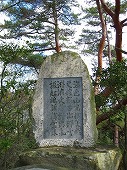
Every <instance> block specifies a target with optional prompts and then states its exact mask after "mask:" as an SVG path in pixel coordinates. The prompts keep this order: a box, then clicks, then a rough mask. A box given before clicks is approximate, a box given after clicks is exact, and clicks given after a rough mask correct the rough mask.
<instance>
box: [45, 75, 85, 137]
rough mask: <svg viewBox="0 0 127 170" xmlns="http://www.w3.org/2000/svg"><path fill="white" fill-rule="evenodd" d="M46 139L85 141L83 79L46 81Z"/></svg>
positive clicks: (48, 79)
mask: <svg viewBox="0 0 127 170" xmlns="http://www.w3.org/2000/svg"><path fill="white" fill-rule="evenodd" d="M43 87H44V117H45V119H44V139H56V138H57V139H75V140H76V139H78V140H81V139H83V93H82V78H81V77H68V78H45V79H44V84H43Z"/></svg>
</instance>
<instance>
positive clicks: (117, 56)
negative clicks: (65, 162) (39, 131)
mask: <svg viewBox="0 0 127 170" xmlns="http://www.w3.org/2000/svg"><path fill="white" fill-rule="evenodd" d="M0 13H1V15H4V16H5V15H6V17H7V20H4V22H3V23H1V24H0V31H1V34H0V64H1V74H0V116H1V118H0V150H1V151H0V157H1V159H0V167H1V168H2V169H8V168H11V167H13V166H14V163H15V162H16V161H17V159H18V155H19V154H20V152H22V151H23V150H26V149H29V148H35V147H37V144H36V142H35V140H34V137H33V133H32V121H33V119H32V109H31V108H32V100H33V95H34V89H35V85H36V81H37V76H38V73H39V69H40V66H41V64H42V63H43V61H44V60H45V58H46V57H47V55H49V54H52V53H59V52H61V51H64V50H69V49H70V50H72V51H76V52H78V53H79V54H81V56H85V57H84V58H85V61H90V62H91V63H92V65H93V66H92V76H91V80H92V82H93V87H94V92H95V102H96V113H97V118H96V122H97V128H98V131H99V140H98V143H99V144H103V145H104V144H106V145H108V144H112V145H115V146H117V147H120V148H121V151H122V153H123V161H122V167H123V168H124V169H125V170H126V169H127V161H126V160H127V108H126V105H127V61H126V55H127V51H126V44H124V45H123V39H124V37H125V32H124V31H126V30H125V28H126V26H127V15H126V14H127V2H126V1H125V0H114V1H113V0H112V1H108V0H107V1H106V2H105V1H104V0H95V1H90V0H88V1H82V4H81V3H80V4H79V1H72V0H65V1H63V0H2V1H0ZM79 28H80V29H79ZM81 28H82V29H81ZM113 32H114V33H113ZM75 37H76V38H75ZM112 39H113V41H112ZM79 47H80V48H79ZM91 57H92V61H91V60H89V58H91ZM93 61H94V62H93ZM10 153H11V154H10Z"/></svg>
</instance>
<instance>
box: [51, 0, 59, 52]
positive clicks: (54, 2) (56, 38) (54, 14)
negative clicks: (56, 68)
mask: <svg viewBox="0 0 127 170" xmlns="http://www.w3.org/2000/svg"><path fill="white" fill-rule="evenodd" d="M52 9H53V18H54V25H55V29H54V33H55V45H56V47H55V50H56V52H57V53H59V52H60V51H61V47H60V44H59V27H58V17H57V9H56V1H55V0H54V1H53V8H52Z"/></svg>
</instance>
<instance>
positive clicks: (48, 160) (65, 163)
mask: <svg viewBox="0 0 127 170" xmlns="http://www.w3.org/2000/svg"><path fill="white" fill-rule="evenodd" d="M121 158H122V154H121V152H120V150H119V149H118V148H115V147H101V146H98V147H95V148H80V147H79V148H76V147H55V146H54V147H46V148H38V149H35V150H32V151H27V152H24V153H22V154H21V155H20V160H19V163H20V165H19V166H26V165H30V166H28V167H27V168H25V167H24V169H23V167H22V170H25V169H31V170H33V169H34V170H42V169H46V170H74V169H75V170H117V169H118V167H119V164H120V161H121ZM16 169H17V170H20V168H16Z"/></svg>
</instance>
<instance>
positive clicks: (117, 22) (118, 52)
mask: <svg viewBox="0 0 127 170" xmlns="http://www.w3.org/2000/svg"><path fill="white" fill-rule="evenodd" d="M100 1H101V4H102V6H103V9H104V10H105V11H106V12H107V13H108V15H110V16H111V18H112V20H113V22H114V28H115V30H116V40H115V41H116V43H115V51H116V59H117V61H119V62H121V61H122V52H121V50H120V49H122V27H123V25H122V23H121V22H120V19H119V14H120V0H115V10H114V11H113V10H112V9H110V8H109V7H108V5H107V4H106V3H105V1H104V0H100ZM124 22H125V21H124Z"/></svg>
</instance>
